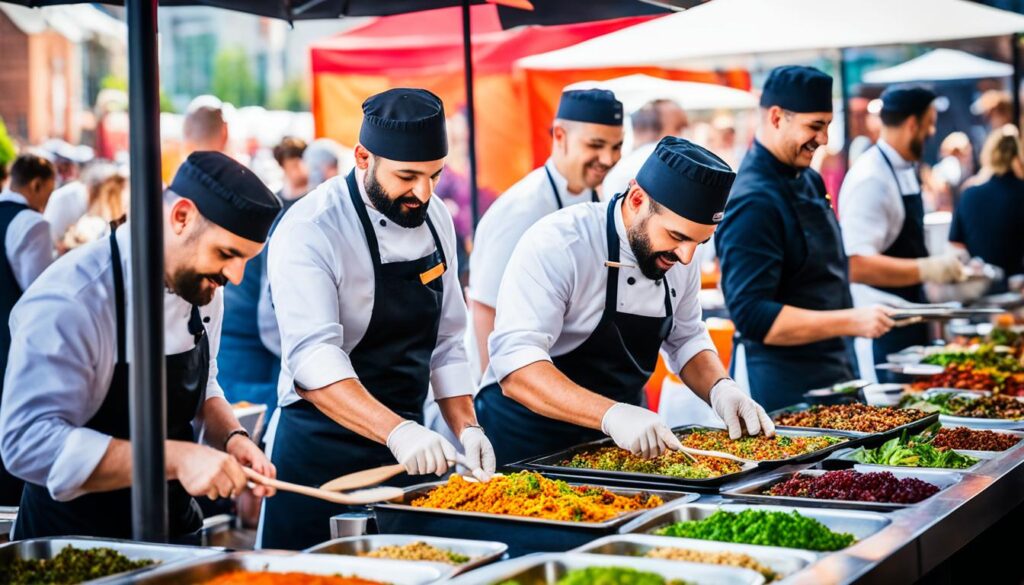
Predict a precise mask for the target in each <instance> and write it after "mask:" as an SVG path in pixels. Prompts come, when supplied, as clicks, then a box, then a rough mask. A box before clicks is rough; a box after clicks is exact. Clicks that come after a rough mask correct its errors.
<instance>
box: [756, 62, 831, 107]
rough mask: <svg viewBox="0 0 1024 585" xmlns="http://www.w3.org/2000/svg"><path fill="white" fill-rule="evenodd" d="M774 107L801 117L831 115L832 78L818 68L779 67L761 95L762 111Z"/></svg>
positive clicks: (766, 82) (773, 71)
mask: <svg viewBox="0 0 1024 585" xmlns="http://www.w3.org/2000/svg"><path fill="white" fill-rule="evenodd" d="M771 106H779V107H780V108H782V109H784V110H789V111H790V112H797V113H798V114H807V113H811V112H831V111H832V76H830V75H827V74H825V73H822V72H821V71H819V70H817V69H815V68H814V67H802V66H798V65H786V66H784V67H776V68H775V69H772V72H771V73H769V74H768V80H767V81H765V82H764V89H763V90H762V91H761V107H762V108H769V107H771Z"/></svg>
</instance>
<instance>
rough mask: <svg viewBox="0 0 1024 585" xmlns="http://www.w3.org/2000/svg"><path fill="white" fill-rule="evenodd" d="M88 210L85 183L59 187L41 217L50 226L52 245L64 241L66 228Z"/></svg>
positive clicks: (73, 183) (51, 196)
mask: <svg viewBox="0 0 1024 585" xmlns="http://www.w3.org/2000/svg"><path fill="white" fill-rule="evenodd" d="M88 210H89V192H88V189H87V188H86V186H85V183H83V182H81V181H71V182H70V183H65V184H64V185H61V186H60V187H58V188H57V189H56V190H54V192H53V194H52V195H50V200H49V201H47V202H46V209H44V210H43V217H45V218H46V221H47V222H49V224H50V236H51V237H52V238H53V243H54V245H56V244H58V243H60V241H61V240H63V239H64V234H65V232H67V231H68V228H70V227H71V226H73V225H75V223H76V222H77V221H78V220H79V219H80V218H81V217H82V216H83V215H85V212H86V211H88Z"/></svg>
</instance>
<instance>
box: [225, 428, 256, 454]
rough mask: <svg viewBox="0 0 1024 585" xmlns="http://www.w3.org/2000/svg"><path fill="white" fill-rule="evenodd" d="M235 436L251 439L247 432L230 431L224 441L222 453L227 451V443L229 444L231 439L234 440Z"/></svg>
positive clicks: (243, 430) (241, 430) (240, 430)
mask: <svg viewBox="0 0 1024 585" xmlns="http://www.w3.org/2000/svg"><path fill="white" fill-rule="evenodd" d="M237 435H243V436H245V438H246V439H250V438H251V437H250V436H249V431H247V430H245V429H235V430H233V431H231V432H230V433H228V436H227V438H225V439H224V451H227V450H228V443H230V442H231V439H233V438H235V436H237Z"/></svg>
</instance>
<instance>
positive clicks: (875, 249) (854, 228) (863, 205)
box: [839, 177, 902, 256]
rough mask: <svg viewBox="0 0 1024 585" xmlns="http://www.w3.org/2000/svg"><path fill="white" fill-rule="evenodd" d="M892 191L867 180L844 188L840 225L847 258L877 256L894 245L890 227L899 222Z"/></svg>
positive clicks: (883, 183)
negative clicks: (894, 214)
mask: <svg viewBox="0 0 1024 585" xmlns="http://www.w3.org/2000/svg"><path fill="white" fill-rule="evenodd" d="M890 188H891V187H890V185H888V184H886V183H885V182H884V181H882V180H881V179H879V178H875V177H868V178H862V179H861V180H859V181H853V182H851V183H850V184H849V185H844V186H843V189H842V190H841V191H840V192H839V225H840V227H841V228H842V233H843V247H844V248H845V249H846V255H847V256H875V255H878V254H881V253H882V251H883V250H885V249H886V248H888V247H889V245H890V244H891V243H892V242H890V241H888V240H889V239H890V236H889V226H892V225H895V222H896V220H897V219H898V218H896V217H893V211H892V209H891V208H890V205H889V201H890V199H891V195H892V194H891V193H890V192H889V189H890ZM900 224H902V221H900Z"/></svg>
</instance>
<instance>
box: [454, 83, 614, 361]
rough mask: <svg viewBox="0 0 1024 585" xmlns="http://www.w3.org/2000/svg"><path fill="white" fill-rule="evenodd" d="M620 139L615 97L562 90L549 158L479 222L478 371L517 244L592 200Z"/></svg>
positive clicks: (474, 269) (473, 270) (473, 286)
mask: <svg viewBox="0 0 1024 585" xmlns="http://www.w3.org/2000/svg"><path fill="white" fill-rule="evenodd" d="M622 138H623V132H622V103H621V102H620V101H619V100H617V99H615V94H613V93H612V92H610V91H608V90H607V89H570V90H566V91H563V92H562V97H561V100H559V102H558V112H557V113H556V114H555V120H554V122H553V123H552V125H551V157H550V158H549V159H548V160H547V162H545V163H544V166H542V167H540V168H537V169H534V170H533V171H531V172H530V173H529V174H528V175H526V176H525V177H523V178H522V179H520V180H519V181H518V182H517V183H516V184H515V185H512V186H511V187H509V189H508V191H505V192H504V193H502V194H501V197H498V199H497V201H495V202H494V204H493V205H491V207H490V208H489V209H488V210H487V213H485V214H484V216H483V218H482V219H481V220H480V225H479V226H477V229H476V231H475V233H474V235H473V254H472V255H470V257H469V291H468V294H469V298H470V299H472V301H473V303H472V315H473V327H474V329H473V333H474V338H475V340H476V345H477V349H478V351H479V355H480V363H481V366H482V369H486V367H487V338H488V337H489V336H490V334H491V331H493V330H494V307H495V305H496V304H497V302H498V288H499V286H500V285H501V277H502V276H503V275H504V274H505V266H506V265H507V264H508V259H509V257H510V256H512V250H514V249H515V247H516V243H517V242H519V238H521V237H523V232H525V231H526V230H527V229H528V228H529V227H530V226H532V225H533V224H535V223H537V221H538V220H540V219H541V218H542V217H544V216H545V215H547V214H549V213H553V212H555V211H558V210H559V209H562V208H563V207H568V206H570V205H576V204H577V203H586V202H596V201H597V200H598V198H597V191H596V190H595V189H596V188H597V187H598V186H599V185H601V184H602V182H604V179H605V177H606V176H607V174H608V170H609V169H611V168H612V167H614V166H615V165H616V164H617V163H618V162H619V159H620V158H621V156H622ZM606 195H608V196H610V195H614V193H607V194H606Z"/></svg>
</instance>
